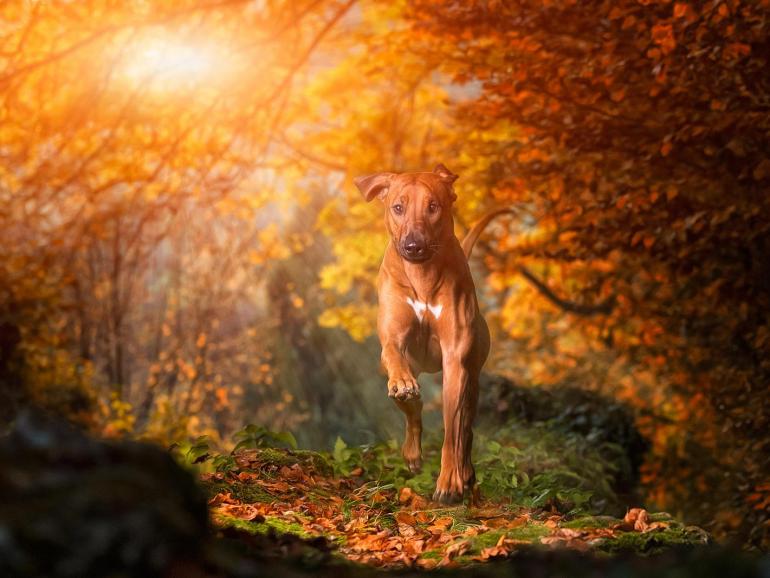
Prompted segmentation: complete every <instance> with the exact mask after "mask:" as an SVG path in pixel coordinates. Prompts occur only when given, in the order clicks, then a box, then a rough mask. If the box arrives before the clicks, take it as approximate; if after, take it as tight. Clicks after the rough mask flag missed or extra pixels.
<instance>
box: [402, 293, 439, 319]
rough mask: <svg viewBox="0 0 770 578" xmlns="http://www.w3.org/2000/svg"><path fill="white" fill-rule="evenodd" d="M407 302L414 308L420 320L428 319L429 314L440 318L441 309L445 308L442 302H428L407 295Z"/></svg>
mask: <svg viewBox="0 0 770 578" xmlns="http://www.w3.org/2000/svg"><path fill="white" fill-rule="evenodd" d="M406 302H407V304H408V305H409V306H410V307H411V308H412V309H413V310H414V314H415V316H416V317H417V320H418V321H420V322H422V321H427V320H428V319H429V316H430V317H433V318H434V319H436V320H438V319H439V317H441V311H442V310H443V309H444V306H443V305H441V304H440V303H426V302H425V301H418V300H417V299H412V298H411V297H407V298H406Z"/></svg>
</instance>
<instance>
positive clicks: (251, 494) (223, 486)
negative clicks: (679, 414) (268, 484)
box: [201, 482, 275, 504]
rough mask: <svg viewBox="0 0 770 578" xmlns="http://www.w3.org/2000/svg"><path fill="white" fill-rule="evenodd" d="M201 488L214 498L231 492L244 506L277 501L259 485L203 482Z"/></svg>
mask: <svg viewBox="0 0 770 578" xmlns="http://www.w3.org/2000/svg"><path fill="white" fill-rule="evenodd" d="M201 486H203V489H204V491H205V492H206V494H207V495H208V496H209V497H214V496H216V495H217V494H219V493H228V492H229V493H230V495H232V497H233V498H235V499H237V500H240V501H241V502H243V503H244V504H254V503H256V502H271V501H272V500H274V499H275V498H274V497H273V496H272V495H270V494H269V493H267V492H266V491H265V490H264V489H262V487H261V486H259V485H258V484H244V483H242V482H230V483H228V482H201Z"/></svg>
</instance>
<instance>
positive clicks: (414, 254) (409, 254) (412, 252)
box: [400, 232, 430, 263]
mask: <svg viewBox="0 0 770 578" xmlns="http://www.w3.org/2000/svg"><path fill="white" fill-rule="evenodd" d="M400 253H401V256H402V257H403V258H404V259H406V260H407V261H410V262H412V263H421V262H423V261H427V260H428V259H429V258H430V252H429V251H428V243H427V240H426V239H425V237H424V236H423V235H422V234H421V233H419V232H411V233H409V234H408V235H407V236H406V237H404V239H403V240H402V241H401V249H400Z"/></svg>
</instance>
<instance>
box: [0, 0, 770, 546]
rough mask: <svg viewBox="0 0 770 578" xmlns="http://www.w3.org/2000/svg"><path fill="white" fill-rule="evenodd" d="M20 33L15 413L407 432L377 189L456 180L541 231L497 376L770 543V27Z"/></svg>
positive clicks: (0, 382) (320, 11)
mask: <svg viewBox="0 0 770 578" xmlns="http://www.w3.org/2000/svg"><path fill="white" fill-rule="evenodd" d="M0 15H1V16H0V99H1V100H0V119H1V120H0V156H1V157H2V162H0V412H2V417H3V418H4V419H6V420H7V419H10V418H12V416H13V414H14V409H15V408H17V407H19V406H21V405H24V404H28V403H36V404H39V405H43V406H46V407H48V408H50V409H53V410H54V411H57V412H59V413H65V414H67V415H68V416H70V417H71V418H72V419H75V420H78V421H80V422H81V423H84V424H86V425H87V426H88V427H90V428H92V429H94V430H97V431H101V432H104V433H108V434H112V435H120V434H130V435H136V436H143V437H148V438H152V439H156V440H159V441H164V442H168V441H171V440H174V439H178V438H180V437H184V436H194V435H198V434H203V433H206V434H208V435H212V436H214V437H215V438H218V439H224V440H226V439H227V438H228V436H229V435H230V434H231V432H232V431H234V430H235V429H238V428H239V427H240V426H242V425H243V424H244V423H247V422H255V423H259V424H261V425H265V426H267V427H270V428H272V429H289V430H292V431H294V432H295V434H296V435H297V438H298V439H299V441H300V444H302V445H313V446H322V447H328V445H329V444H330V443H331V442H332V441H333V440H334V438H335V437H336V436H337V435H342V436H343V437H344V438H345V439H346V440H348V441H349V442H366V441H371V440H372V439H375V438H380V437H384V436H389V435H394V434H396V433H397V432H398V430H399V429H400V422H399V417H398V415H397V414H396V412H395V411H394V410H393V409H392V408H391V407H390V405H389V404H388V403H387V400H386V399H385V396H384V395H383V381H382V378H381V377H380V376H379V375H378V373H377V366H378V346H377V344H376V341H375V340H374V339H373V338H372V332H373V328H374V320H375V312H376V296H375V291H374V279H375V274H376V270H377V267H378V266H379V261H380V259H381V255H382V252H383V249H384V246H385V243H386V235H385V232H384V230H383V228H382V225H381V207H379V206H376V205H375V204H372V205H371V206H370V205H367V204H365V203H363V202H362V201H361V200H360V198H359V196H358V194H357V192H356V191H355V190H354V187H352V186H350V179H351V177H353V176H356V175H358V174H361V173H366V172H372V171H376V170H392V171H405V170H421V169H422V170H427V169H430V167H432V166H433V165H434V164H435V163H436V162H439V161H441V162H445V163H446V164H447V165H448V166H450V167H451V168H452V170H453V171H455V172H457V173H459V174H460V175H461V179H460V180H459V181H458V183H457V192H458V196H459V198H458V202H457V206H456V214H457V223H458V232H461V231H462V229H464V228H466V227H467V226H468V225H470V224H471V223H472V222H473V221H474V220H475V219H476V218H478V216H480V215H481V214H482V213H483V212H484V211H486V210H488V209H490V208H494V207H498V206H510V205H512V206H515V207H516V208H517V211H518V214H517V216H516V217H515V218H509V219H508V220H505V219H501V220H500V221H499V222H498V223H497V224H496V225H495V226H494V227H492V228H491V229H490V232H489V234H488V235H487V237H486V239H485V240H484V242H483V243H482V246H481V247H480V250H478V251H477V254H476V256H475V257H474V262H473V263H472V266H473V268H474V272H475V273H476V275H477V281H478V287H479V290H480V292H481V296H482V301H483V306H484V309H485V313H486V315H487V317H488V318H489V319H490V321H491V325H492V330H493V334H494V335H493V340H494V350H493V357H492V358H491V360H490V362H489V364H488V368H487V369H488V370H489V371H491V372H496V373H502V374H505V375H508V376H509V377H511V378H513V379H514V380H515V381H516V382H517V383H525V384H528V385H532V386H536V387H553V386H559V385H570V386H577V387H581V388H584V389H588V390H592V391H595V392H600V393H604V394H606V395H611V396H613V397H615V398H617V399H618V400H621V401H625V402H627V403H629V404H631V405H632V406H633V407H634V408H636V412H637V414H636V415H637V418H636V419H637V423H638V425H639V427H640V428H641V429H642V431H643V433H644V434H645V435H646V436H647V437H649V438H650V440H651V441H652V449H651V452H650V454H649V455H648V458H647V460H646V462H645V463H644V465H643V466H642V472H643V481H644V482H645V484H646V488H647V490H648V495H649V498H650V499H651V500H653V501H655V502H656V503H657V505H658V507H663V508H673V509H677V508H678V509H679V510H680V511H679V512H678V513H683V514H684V515H685V517H687V518H689V519H692V520H693V521H697V522H701V523H706V522H708V524H709V527H710V528H711V529H712V530H714V531H716V532H717V533H718V534H719V535H727V534H740V535H741V536H743V537H744V538H748V539H749V540H750V541H751V543H754V544H761V543H764V544H767V540H768V510H770V485H768V483H767V480H768V479H770V475H769V474H770V463H769V462H768V460H769V459H770V458H768V456H770V447H768V446H770V435H768V433H767V432H768V431H770V430H769V428H768V412H769V411H770V409H768V408H770V403H769V402H770V400H768V391H769V390H768V377H770V376H768V370H769V367H768V361H767V359H768V348H769V347H770V334H769V333H768V330H769V329H770V328H769V327H768V317H767V311H768V306H769V305H770V303H768V300H769V299H770V271H769V270H768V258H767V254H768V249H770V247H768V244H769V242H770V214H768V213H769V211H770V206H768V200H767V189H768V181H769V180H770V158H768V156H767V155H768V152H767V151H768V150H770V146H769V145H770V143H769V142H768V130H769V125H768V102H770V87H769V86H768V78H767V75H766V74H765V73H764V71H765V70H766V69H767V67H768V66H767V65H768V63H767V59H768V54H770V47H769V46H768V39H767V24H766V22H767V19H768V16H770V6H768V3H767V2H740V1H739V0H725V1H717V2H709V3H698V2H665V1H661V2H641V1H636V0H634V1H627V2H612V3H610V2H598V1H596V2H594V1H591V2H587V3H586V2H581V3H577V2H570V1H565V2H557V3H551V2H528V1H522V2H516V3H514V4H511V3H502V2H495V1H494V0H489V1H484V2H482V1H478V2H476V1H474V2H434V1H430V0H411V1H408V2H363V1H361V2H353V1H347V2H342V1H329V0H320V1H318V0H307V1H301V2H289V1H275V2H273V1H266V2H255V1H246V0H242V1H239V0H229V1H228V0H226V1H219V2H203V1H194V0H186V1H185V0H177V1H175V2H163V3H160V2H140V1H132V2H123V3H114V2H108V1H105V0H83V1H81V2H66V1H63V0H61V1H58V0H47V1H33V0H10V1H8V2H5V3H3V5H2V6H1V7H0ZM426 387H427V388H428V394H429V395H428V397H429V401H431V400H433V399H434V396H435V395H438V393H439V391H438V388H437V387H436V386H435V385H434V384H433V380H432V379H428V380H427V381H426ZM429 407H430V404H429ZM480 419H484V418H483V416H482V417H481V418H480Z"/></svg>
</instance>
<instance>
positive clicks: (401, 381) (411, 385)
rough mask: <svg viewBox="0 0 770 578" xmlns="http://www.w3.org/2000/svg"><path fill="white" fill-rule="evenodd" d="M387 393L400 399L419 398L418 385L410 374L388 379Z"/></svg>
mask: <svg viewBox="0 0 770 578" xmlns="http://www.w3.org/2000/svg"><path fill="white" fill-rule="evenodd" d="M388 395H389V396H390V397H392V398H393V399H398V400H400V401H408V400H410V399H420V386H419V385H418V384H417V381H416V380H415V379H414V378H413V377H411V376H403V377H394V378H391V379H389V380H388Z"/></svg>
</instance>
